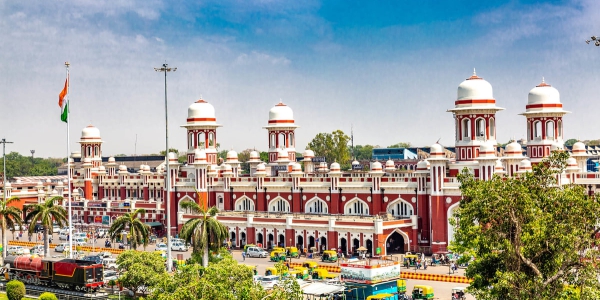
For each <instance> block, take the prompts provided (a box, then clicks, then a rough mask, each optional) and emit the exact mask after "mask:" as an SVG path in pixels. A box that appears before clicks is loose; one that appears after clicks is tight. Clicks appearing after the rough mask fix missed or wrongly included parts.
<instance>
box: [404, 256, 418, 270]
mask: <svg viewBox="0 0 600 300" xmlns="http://www.w3.org/2000/svg"><path fill="white" fill-rule="evenodd" d="M420 258H421V257H419V256H418V255H414V254H409V255H404V267H405V268H408V267H414V266H416V265H417V261H418V260H419V259H420Z"/></svg>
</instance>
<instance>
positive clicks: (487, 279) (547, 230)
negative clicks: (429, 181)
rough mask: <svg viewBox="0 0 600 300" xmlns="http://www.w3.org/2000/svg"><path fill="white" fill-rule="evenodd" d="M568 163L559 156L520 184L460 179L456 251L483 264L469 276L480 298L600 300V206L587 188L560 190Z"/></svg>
mask: <svg viewBox="0 0 600 300" xmlns="http://www.w3.org/2000/svg"><path fill="white" fill-rule="evenodd" d="M568 156H569V155H568V154H567V153H566V152H554V153H552V154H551V156H550V158H549V159H547V160H545V161H543V162H542V163H539V164H537V165H536V166H535V167H534V168H533V171H532V172H529V173H525V174H523V175H522V176H520V177H519V178H508V177H504V178H500V177H498V176H496V177H494V178H493V179H492V180H489V181H483V180H476V179H475V178H474V177H473V175H471V174H470V173H468V172H467V171H466V170H465V171H464V172H463V173H461V174H460V175H459V177H458V179H459V181H460V183H461V187H460V189H461V192H462V195H463V200H461V202H460V206H459V208H458V209H457V211H456V212H455V215H454V217H455V219H451V222H452V223H453V224H454V225H455V226H456V228H457V230H456V233H455V235H454V242H453V243H452V249H453V250H454V251H456V252H458V253H472V254H473V255H474V256H475V257H476V259H475V260H474V261H472V262H471V263H470V264H469V266H468V268H467V270H466V275H467V277H470V278H473V280H474V281H473V283H472V284H471V286H470V291H471V293H472V294H473V295H474V296H475V297H476V298H477V299H565V298H566V295H567V294H572V293H571V292H572V291H573V288H575V289H578V290H581V291H582V293H581V294H582V297H585V296H586V295H587V297H589V299H598V296H600V294H599V293H598V291H599V282H598V276H600V271H599V269H597V268H595V266H594V264H596V259H597V257H598V251H597V250H594V249H595V248H594V246H595V245H596V244H597V239H596V238H595V236H596V234H597V233H598V230H599V229H597V228H598V226H597V224H598V216H599V212H600V203H599V202H598V201H596V200H597V199H596V197H594V196H588V195H587V194H586V190H585V188H584V187H582V186H579V185H559V184H557V180H556V178H557V176H560V174H561V173H562V172H563V170H564V169H565V166H566V160H567V158H568ZM456 220H457V221H456Z"/></svg>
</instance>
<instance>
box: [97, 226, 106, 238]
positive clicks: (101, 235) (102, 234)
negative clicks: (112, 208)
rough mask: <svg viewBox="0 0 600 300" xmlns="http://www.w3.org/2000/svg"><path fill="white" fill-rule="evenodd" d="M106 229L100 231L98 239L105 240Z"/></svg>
mask: <svg viewBox="0 0 600 300" xmlns="http://www.w3.org/2000/svg"><path fill="white" fill-rule="evenodd" d="M106 232H107V231H106V229H104V228H100V229H98V238H104V236H105V235H106Z"/></svg>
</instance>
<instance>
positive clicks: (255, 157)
mask: <svg viewBox="0 0 600 300" xmlns="http://www.w3.org/2000/svg"><path fill="white" fill-rule="evenodd" d="M250 160H260V154H259V153H258V152H257V151H250Z"/></svg>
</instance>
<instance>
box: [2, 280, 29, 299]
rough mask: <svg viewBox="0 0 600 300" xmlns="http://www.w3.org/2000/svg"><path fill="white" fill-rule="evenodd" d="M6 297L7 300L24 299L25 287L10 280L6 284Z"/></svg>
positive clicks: (18, 282) (16, 281)
mask: <svg viewBox="0 0 600 300" xmlns="http://www.w3.org/2000/svg"><path fill="white" fill-rule="evenodd" d="M6 297H7V298H8V300H21V299H23V297H25V285H24V284H23V283H22V282H20V281H18V280H11V281H9V282H8V283H7V284H6Z"/></svg>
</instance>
